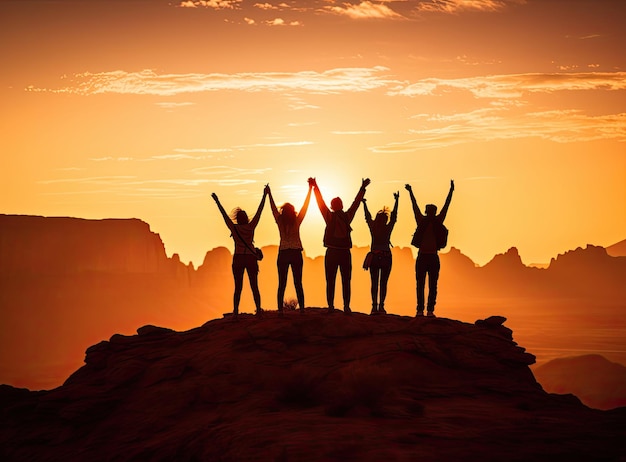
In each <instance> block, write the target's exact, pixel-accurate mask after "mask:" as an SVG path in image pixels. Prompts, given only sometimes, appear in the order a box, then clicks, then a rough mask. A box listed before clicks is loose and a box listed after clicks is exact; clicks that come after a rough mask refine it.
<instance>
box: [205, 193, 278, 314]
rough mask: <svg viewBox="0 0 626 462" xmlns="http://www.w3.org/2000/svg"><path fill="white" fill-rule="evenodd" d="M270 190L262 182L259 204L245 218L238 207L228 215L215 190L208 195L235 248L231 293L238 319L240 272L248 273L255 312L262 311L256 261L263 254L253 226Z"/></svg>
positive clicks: (259, 312)
mask: <svg viewBox="0 0 626 462" xmlns="http://www.w3.org/2000/svg"><path fill="white" fill-rule="evenodd" d="M268 192H269V186H265V189H264V190H263V198H262V199H261V203H260V204H259V208H258V209H257V211H256V213H255V214H254V217H253V218H252V220H249V219H248V214H247V213H246V212H245V211H244V210H242V209H240V208H239V207H237V208H235V209H234V210H233V211H232V212H231V216H229V215H228V214H227V213H226V210H224V207H222V204H221V203H220V200H219V199H218V197H217V194H215V193H212V194H211V197H212V198H213V200H214V201H215V203H216V204H217V208H218V209H219V210H220V213H221V214H222V217H223V218H224V222H225V223H226V226H228V229H229V230H230V232H231V234H230V236H231V237H232V238H233V241H235V251H234V253H233V264H232V270H233V278H234V279H235V292H234V294H233V318H234V319H237V316H238V314H239V301H240V299H241V290H242V288H243V274H244V272H247V273H248V279H249V281H250V288H251V289H252V297H253V298H254V304H255V305H256V314H257V316H260V315H261V314H262V312H263V310H262V309H261V294H260V292H259V283H258V273H259V263H258V260H260V259H261V258H263V257H262V254H261V253H260V249H259V250H257V249H256V248H255V247H254V244H253V242H254V229H255V228H256V225H257V224H258V223H259V219H260V218H261V212H262V211H263V207H264V205H265V198H266V197H267V194H268Z"/></svg>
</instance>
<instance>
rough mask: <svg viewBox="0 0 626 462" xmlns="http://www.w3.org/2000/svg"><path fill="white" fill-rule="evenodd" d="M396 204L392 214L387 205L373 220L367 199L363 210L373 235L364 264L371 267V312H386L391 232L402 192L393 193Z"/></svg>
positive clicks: (390, 258)
mask: <svg viewBox="0 0 626 462" xmlns="http://www.w3.org/2000/svg"><path fill="white" fill-rule="evenodd" d="M393 197H394V199H395V204H394V206H393V210H392V211H391V215H389V209H387V208H386V207H385V208H383V209H382V210H379V211H378V213H376V218H374V219H373V220H372V214H371V213H370V211H369V209H368V208H367V202H366V200H365V199H363V200H362V202H363V210H364V212H365V222H366V223H367V226H368V227H369V230H370V235H371V237H372V245H371V246H370V252H369V253H368V254H367V255H368V256H367V257H366V258H365V263H364V264H363V268H364V269H369V272H370V280H371V283H372V284H371V292H372V312H371V314H373V315H375V314H386V313H387V312H386V311H385V297H386V296H387V282H388V281H389V275H390V274H391V263H392V257H391V249H390V247H391V232H392V231H393V227H394V226H395V224H396V220H397V218H398V199H399V198H400V193H399V192H395V193H393ZM379 286H380V298H378V290H379Z"/></svg>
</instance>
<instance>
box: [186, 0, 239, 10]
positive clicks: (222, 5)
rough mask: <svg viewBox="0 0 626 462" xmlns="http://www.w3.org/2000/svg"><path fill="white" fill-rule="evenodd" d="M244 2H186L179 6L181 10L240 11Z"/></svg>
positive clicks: (191, 0) (198, 0) (237, 0)
mask: <svg viewBox="0 0 626 462" xmlns="http://www.w3.org/2000/svg"><path fill="white" fill-rule="evenodd" d="M242 3H243V1H242V0H185V1H182V2H180V3H179V4H178V6H179V7H181V8H211V9H214V10H234V9H238V8H239V7H240V6H241V4H242Z"/></svg>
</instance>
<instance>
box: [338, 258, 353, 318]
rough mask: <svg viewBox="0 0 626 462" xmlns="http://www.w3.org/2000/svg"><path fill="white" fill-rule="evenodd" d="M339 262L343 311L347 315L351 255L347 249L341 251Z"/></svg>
mask: <svg viewBox="0 0 626 462" xmlns="http://www.w3.org/2000/svg"><path fill="white" fill-rule="evenodd" d="M340 252H341V260H340V262H341V263H340V265H339V271H340V272H341V289H342V293H343V310H344V312H346V313H349V312H350V311H351V310H350V295H351V292H350V280H351V279H352V254H351V253H350V250H349V249H345V250H344V249H341V250H340Z"/></svg>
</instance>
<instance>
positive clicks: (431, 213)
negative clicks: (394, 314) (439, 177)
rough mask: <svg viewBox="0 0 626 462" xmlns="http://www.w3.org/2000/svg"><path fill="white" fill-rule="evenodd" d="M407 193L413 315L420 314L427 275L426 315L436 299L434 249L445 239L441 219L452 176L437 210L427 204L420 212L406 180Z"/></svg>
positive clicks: (443, 245) (444, 230)
mask: <svg viewBox="0 0 626 462" xmlns="http://www.w3.org/2000/svg"><path fill="white" fill-rule="evenodd" d="M405 188H406V190H407V191H408V192H409V195H410V196H411V204H412V205H413V214H414V215H415V221H416V223H417V230H416V231H415V234H414V235H413V240H412V241H411V245H413V246H415V247H418V248H419V251H418V253H417V259H416V260H415V279H416V286H417V313H416V316H423V315H424V289H425V285H426V275H428V304H427V305H426V311H427V315H428V316H435V303H436V302H437V280H438V279H439V269H440V263H439V255H438V253H437V252H438V251H439V250H440V249H443V248H444V247H445V246H446V245H447V242H448V230H447V228H446V227H445V226H444V224H443V222H444V220H445V219H446V215H447V213H448V207H449V206H450V201H451V200H452V193H453V192H454V180H450V192H448V197H446V202H445V204H444V206H443V208H442V209H441V212H440V213H439V214H437V206H436V205H434V204H427V205H426V208H425V211H426V215H424V214H422V211H421V210H420V208H419V206H418V205H417V201H416V200H415V196H414V195H413V189H412V188H411V185H410V184H407V185H406V186H405Z"/></svg>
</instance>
